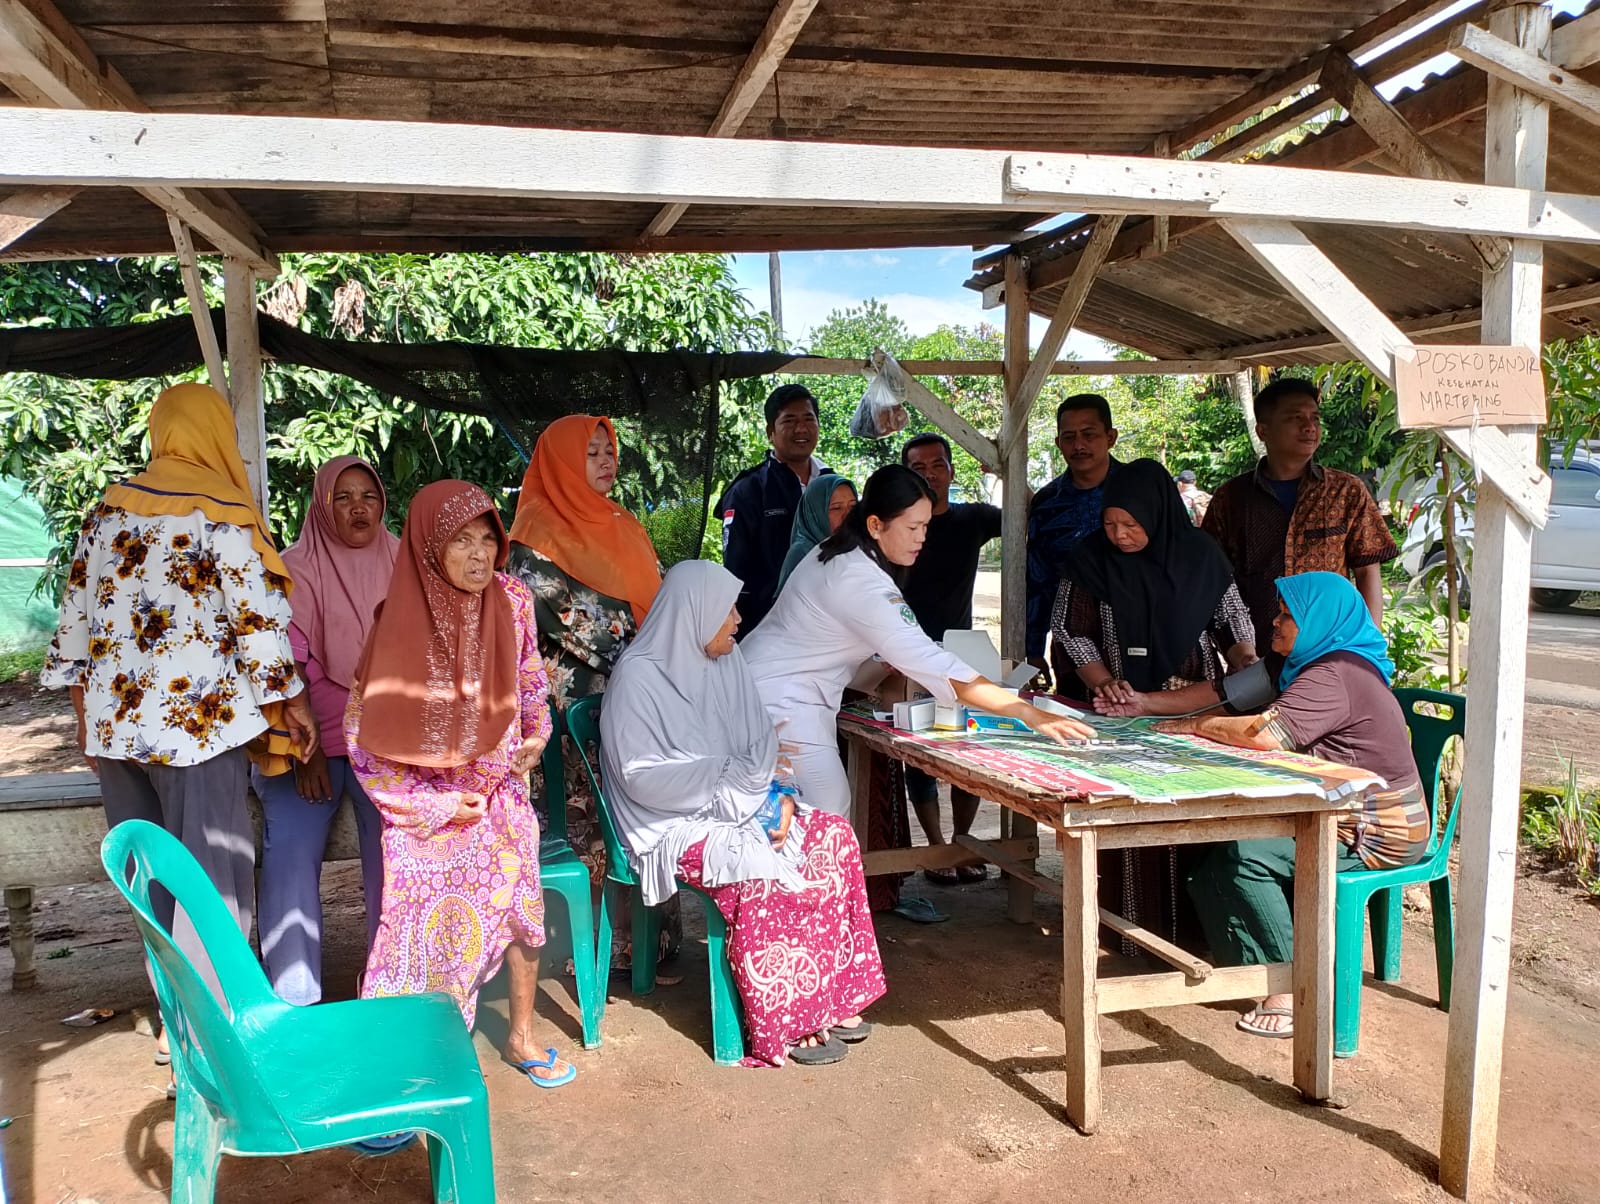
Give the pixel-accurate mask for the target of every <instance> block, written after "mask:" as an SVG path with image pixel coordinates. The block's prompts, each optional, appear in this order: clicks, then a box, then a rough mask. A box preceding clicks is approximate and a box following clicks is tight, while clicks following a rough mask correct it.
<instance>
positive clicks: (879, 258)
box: [872, 254, 900, 268]
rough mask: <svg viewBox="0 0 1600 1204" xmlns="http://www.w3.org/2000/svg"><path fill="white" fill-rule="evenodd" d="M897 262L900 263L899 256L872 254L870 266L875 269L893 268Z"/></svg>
mask: <svg viewBox="0 0 1600 1204" xmlns="http://www.w3.org/2000/svg"><path fill="white" fill-rule="evenodd" d="M899 262H900V256H898V255H877V254H874V255H873V257H872V266H873V267H875V268H892V267H894V265H895V264H897V263H899Z"/></svg>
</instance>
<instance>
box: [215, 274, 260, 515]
mask: <svg viewBox="0 0 1600 1204" xmlns="http://www.w3.org/2000/svg"><path fill="white" fill-rule="evenodd" d="M222 282H223V291H224V294H225V298H224V299H225V306H226V312H227V318H228V397H229V400H230V401H231V402H232V404H233V424H234V429H235V430H236V431H237V432H238V435H239V454H240V455H241V456H243V457H244V467H245V471H246V472H247V473H248V474H249V476H250V494H251V496H252V497H254V498H255V499H256V505H257V506H259V507H260V509H261V513H262V514H263V515H265V514H266V513H267V419H266V404H265V398H264V397H263V395H262V390H261V328H260V326H259V325H258V324H257V318H256V276H255V272H254V271H253V270H252V269H251V267H250V265H249V264H247V263H245V262H244V261H243V260H240V259H235V258H233V256H231V255H230V256H228V258H226V259H224V260H223V261H222Z"/></svg>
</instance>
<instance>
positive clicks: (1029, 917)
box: [1006, 815, 1039, 924]
mask: <svg viewBox="0 0 1600 1204" xmlns="http://www.w3.org/2000/svg"><path fill="white" fill-rule="evenodd" d="M1038 831H1039V824H1038V822H1037V821H1035V820H1033V819H1030V818H1029V817H1028V816H1026V815H1012V817H1011V835H1012V836H1014V837H1016V836H1032V835H1034V834H1035V833H1037V832H1038ZM1028 864H1029V865H1032V864H1033V862H1032V860H1031V859H1030V860H1029V862H1028ZM1006 919H1008V920H1010V921H1011V922H1012V923H1013V924H1031V923H1033V887H1032V886H1030V885H1028V883H1026V882H1025V881H1023V880H1022V879H1021V878H1018V877H1016V876H1015V875H1010V876H1008V877H1007V879H1006Z"/></svg>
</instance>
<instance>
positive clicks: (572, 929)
mask: <svg viewBox="0 0 1600 1204" xmlns="http://www.w3.org/2000/svg"><path fill="white" fill-rule="evenodd" d="M550 718H551V722H552V725H553V726H552V729H551V732H550V743H549V744H547V745H545V749H544V756H543V757H542V758H541V759H540V765H541V766H542V768H543V770H544V803H545V813H546V815H545V818H546V823H545V829H544V831H543V832H542V833H540V836H539V885H540V886H541V888H542V889H543V890H544V892H545V896H546V898H548V897H549V895H550V893H551V892H552V891H553V892H554V893H555V894H556V895H557V897H559V898H560V899H561V901H562V902H563V903H565V904H566V908H567V928H568V932H569V934H570V936H571V944H572V972H573V975H574V977H576V979H577V980H578V1013H579V1016H580V1017H581V1019H582V1024H583V1047H584V1048H585V1049H594V1048H595V1047H596V1046H597V1045H599V1044H600V1015H601V1013H602V1012H603V1011H605V1006H606V978H605V975H604V974H603V973H601V972H600V970H599V967H598V965H597V964H596V962H595V949H594V942H595V937H594V887H593V885H592V883H591V881H590V878H589V867H588V866H586V865H585V864H584V863H583V861H582V860H581V859H580V858H579V857H578V854H577V853H576V852H574V851H573V848H572V845H571V844H569V843H568V841H567V778H566V768H565V761H564V759H563V757H562V754H561V743H562V741H561V736H562V733H563V732H564V731H565V730H566V724H565V723H564V722H563V721H562V718H561V715H560V713H559V712H558V711H557V710H556V709H555V708H554V707H551V708H550Z"/></svg>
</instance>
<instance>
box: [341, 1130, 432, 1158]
mask: <svg viewBox="0 0 1600 1204" xmlns="http://www.w3.org/2000/svg"><path fill="white" fill-rule="evenodd" d="M416 1141H417V1135H416V1134H415V1133H389V1134H386V1135H385V1136H382V1137H368V1138H367V1139H366V1140H365V1141H352V1142H351V1143H350V1148H351V1149H352V1150H354V1151H356V1153H358V1154H362V1155H364V1156H366V1157H368V1158H383V1157H386V1156H387V1155H389V1154H398V1153H399V1152H400V1151H401V1150H404V1149H407V1148H409V1147H410V1146H413V1145H415V1144H416Z"/></svg>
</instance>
